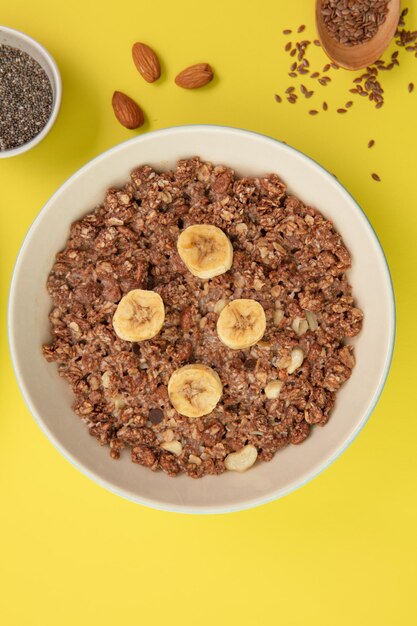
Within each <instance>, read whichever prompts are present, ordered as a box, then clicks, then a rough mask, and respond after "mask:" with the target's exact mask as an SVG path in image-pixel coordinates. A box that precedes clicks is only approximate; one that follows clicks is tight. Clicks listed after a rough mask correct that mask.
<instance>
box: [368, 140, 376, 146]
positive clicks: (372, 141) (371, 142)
mask: <svg viewBox="0 0 417 626" xmlns="http://www.w3.org/2000/svg"><path fill="white" fill-rule="evenodd" d="M374 145H375V141H374V140H373V139H370V140H369V141H368V148H372V147H373V146H374Z"/></svg>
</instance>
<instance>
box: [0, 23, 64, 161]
mask: <svg viewBox="0 0 417 626" xmlns="http://www.w3.org/2000/svg"><path fill="white" fill-rule="evenodd" d="M2 48H3V58H0V95H1V99H2V107H1V110H0V158H3V159H4V158H8V157H13V156H17V155H19V154H22V153H23V152H27V151H28V150H31V149H32V148H33V147H34V146H36V145H37V144H38V143H40V142H41V141H42V140H43V139H44V138H45V137H46V135H47V134H48V133H49V131H50V130H51V128H52V126H53V125H54V123H55V120H56V118H57V115H58V112H59V108H60V105H61V95H62V83H61V75H60V73H59V69H58V66H57V64H56V62H55V60H54V59H53V57H52V56H51V54H50V53H49V52H48V51H47V50H46V49H45V48H44V47H43V46H42V45H41V44H40V43H38V42H37V41H35V39H32V37H29V36H28V35H26V34H25V33H22V32H20V31H18V30H15V29H13V28H9V27H7V26H0V55H1V53H2ZM27 55H28V56H27ZM6 57H7V59H6ZM6 61H7V62H6ZM23 65H25V67H22V66H23ZM14 70H16V72H15V74H13V73H14ZM2 72H4V74H3V75H2ZM2 88H3V89H4V90H5V93H4V94H1V90H2ZM12 92H13V93H12ZM13 98H15V99H13ZM19 109H20V111H21V112H22V113H21V114H19V113H18V111H19ZM25 116H26V117H25ZM25 120H26V121H25Z"/></svg>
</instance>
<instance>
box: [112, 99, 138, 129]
mask: <svg viewBox="0 0 417 626" xmlns="http://www.w3.org/2000/svg"><path fill="white" fill-rule="evenodd" d="M111 103H112V106H113V111H114V114H115V116H116V118H117V119H118V121H119V122H120V123H121V124H122V126H125V127H126V128H138V127H139V126H142V124H143V122H144V121H145V120H144V116H143V111H142V109H141V108H140V107H139V106H138V105H137V104H136V102H134V101H133V100H132V98H129V96H127V95H126V94H125V93H122V92H121V91H115V92H114V94H113V98H112V102H111Z"/></svg>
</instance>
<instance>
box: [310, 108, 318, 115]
mask: <svg viewBox="0 0 417 626" xmlns="http://www.w3.org/2000/svg"><path fill="white" fill-rule="evenodd" d="M317 113H318V111H317V110H316V109H310V111H309V114H310V115H317Z"/></svg>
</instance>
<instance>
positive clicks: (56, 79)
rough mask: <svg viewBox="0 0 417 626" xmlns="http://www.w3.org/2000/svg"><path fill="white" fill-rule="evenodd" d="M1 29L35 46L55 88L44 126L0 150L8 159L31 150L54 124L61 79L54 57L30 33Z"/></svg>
mask: <svg viewBox="0 0 417 626" xmlns="http://www.w3.org/2000/svg"><path fill="white" fill-rule="evenodd" d="M2 31H3V32H6V33H10V34H11V35H14V36H15V37H16V38H17V40H20V41H25V42H26V43H29V44H30V45H31V46H33V47H34V48H36V50H37V51H38V52H39V55H40V56H42V57H43V58H44V59H45V61H46V63H47V65H48V66H49V69H50V70H51V73H52V76H53V83H54V85H53V86H54V88H55V96H54V102H53V106H52V111H51V115H50V116H49V119H48V121H47V122H46V124H45V126H44V127H43V128H42V130H41V131H40V132H39V133H38V134H37V135H35V136H34V137H33V138H32V139H31V140H30V141H27V142H26V143H24V144H22V145H21V146H17V147H16V148H11V149H9V150H0V159H8V158H11V157H14V156H18V155H19V154H23V153H24V152H27V151H28V150H31V149H32V148H34V147H35V146H36V145H37V144H38V143H40V142H41V141H42V140H43V139H45V137H46V135H47V134H48V133H49V131H50V130H51V128H52V126H53V125H54V124H55V121H56V118H57V117H58V113H59V109H60V108H61V100H62V80H61V74H60V71H59V69H58V65H57V63H56V61H55V59H54V57H53V56H52V55H51V53H50V52H48V50H47V49H46V48H45V47H44V46H43V45H42V44H41V43H39V41H37V40H36V39H33V37H31V36H30V35H27V34H26V33H23V32H22V31H20V30H16V29H15V28H10V27H9V26H3V25H0V32H2ZM12 47H14V48H19V47H18V46H12ZM19 49H20V48H19ZM28 54H29V53H28Z"/></svg>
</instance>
